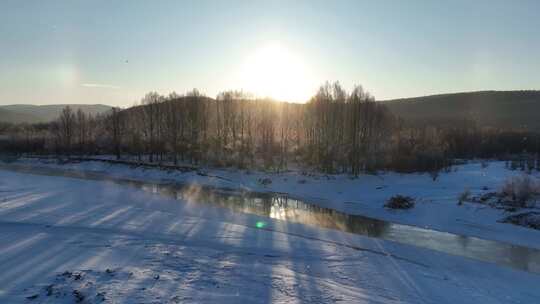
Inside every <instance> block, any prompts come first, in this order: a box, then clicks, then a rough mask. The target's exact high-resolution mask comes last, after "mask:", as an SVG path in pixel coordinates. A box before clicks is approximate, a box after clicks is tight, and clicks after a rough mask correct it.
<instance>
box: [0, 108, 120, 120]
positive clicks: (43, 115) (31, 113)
mask: <svg viewBox="0 0 540 304" xmlns="http://www.w3.org/2000/svg"><path fill="white" fill-rule="evenodd" d="M66 106H67V105H66V104H57V105H42V106H36V105H28V104H16V105H7V106H0V122H9V123H21V122H27V123H36V122H49V121H52V120H54V119H56V118H57V117H58V116H59V115H60V112H62V109H63V108H64V107H66ZM69 106H70V107H71V108H72V109H73V111H77V110H79V109H81V110H82V111H83V112H85V113H88V114H92V115H95V114H99V113H104V112H107V111H109V110H110V109H111V107H110V106H107V105H102V104H96V105H88V104H70V105H69Z"/></svg>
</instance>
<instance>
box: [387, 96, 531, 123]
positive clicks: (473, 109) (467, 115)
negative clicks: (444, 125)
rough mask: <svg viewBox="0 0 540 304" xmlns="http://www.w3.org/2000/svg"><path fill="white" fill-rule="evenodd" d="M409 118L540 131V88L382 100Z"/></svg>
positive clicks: (396, 111)
mask: <svg viewBox="0 0 540 304" xmlns="http://www.w3.org/2000/svg"><path fill="white" fill-rule="evenodd" d="M381 102H382V103H384V104H386V105H387V106H388V107H389V109H390V110H391V111H392V112H393V113H394V114H395V115H397V116H400V117H402V118H404V119H406V120H409V121H415V122H420V121H425V122H429V123H437V122H444V121H454V122H455V121H456V120H462V119H472V120H474V121H476V122H477V124H478V125H479V126H483V127H505V128H525V129H529V130H535V131H540V91H479V92H465V93H453V94H441V95H430V96H421V97H413V98H403V99H394V100H385V101H381Z"/></svg>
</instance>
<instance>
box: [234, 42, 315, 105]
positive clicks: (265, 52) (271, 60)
mask: <svg viewBox="0 0 540 304" xmlns="http://www.w3.org/2000/svg"><path fill="white" fill-rule="evenodd" d="M240 81H241V85H242V86H243V88H244V89H245V90H247V91H249V92H252V93H254V94H256V95H257V96H260V97H271V98H274V99H277V100H281V101H291V102H305V101H307V99H308V98H309V97H310V96H311V95H312V94H313V88H312V81H311V73H309V71H308V68H307V66H306V65H305V63H304V62H303V60H302V58H301V57H299V56H297V55H296V54H294V53H293V52H292V51H290V50H288V49H287V48H286V47H284V46H282V45H281V44H279V43H275V42H274V43H269V44H266V45H264V46H262V47H260V48H258V49H256V50H255V51H254V52H253V54H252V55H250V56H249V57H248V58H246V61H245V63H244V65H243V67H242V71H241V80H240Z"/></svg>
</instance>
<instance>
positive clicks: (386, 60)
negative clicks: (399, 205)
mask: <svg viewBox="0 0 540 304" xmlns="http://www.w3.org/2000/svg"><path fill="white" fill-rule="evenodd" d="M0 7H1V9H0V104H14V103H32V104H51V103H105V104H111V105H120V106H127V105H131V104H133V103H134V102H136V101H137V100H140V98H141V97H142V96H143V95H144V94H145V93H146V92H148V91H158V92H159V93H162V94H168V93H169V92H171V91H176V92H178V93H183V92H185V91H187V90H189V89H192V88H198V89H199V90H200V91H202V92H204V93H206V94H207V95H209V96H215V95H216V94H217V93H218V92H220V91H223V90H226V89H245V90H248V91H249V90H253V88H255V89H260V92H256V93H258V94H268V95H274V94H273V93H274V92H276V91H279V90H281V88H282V87H283V88H284V89H283V91H286V92H287V94H282V95H280V94H275V95H277V96H274V97H279V98H287V97H289V98H292V99H307V98H308V97H309V96H310V95H312V94H313V93H315V90H316V88H317V86H318V85H320V84H321V83H323V82H324V81H326V80H329V81H334V80H339V81H340V82H341V83H342V84H343V85H344V86H345V87H346V88H348V89H350V88H351V87H352V86H353V84H361V85H363V86H364V87H365V88H366V89H367V90H368V91H370V92H371V93H372V94H373V95H375V97H376V98H377V99H389V98H399V97H410V96H418V95H426V94H436V93H446V92H458V91H471V90H484V89H496V90H511V89H539V88H540V18H539V13H540V1H525V0H518V1H499V0H475V1H467V0H462V1H436V0H434V1H427V0H426V1H413V0H411V1H360V0H352V1H340V0H336V1H315V0H312V1H233V0H231V1H218V0H216V1H68V0H65V1H16V0H13V1H12V0H2V1H1V3H0ZM276 45H277V46H278V47H275V46H276ZM267 69H268V71H267ZM246 71H247V72H246ZM253 73H255V74H256V75H254V74H253ZM279 75H283V77H278V76H279ZM275 78H278V79H275ZM291 82H298V83H299V85H298V86H295V87H294V88H289V87H286V88H285V86H287V85H290V84H289V83H291ZM248 83H249V84H248ZM267 88H268V89H267ZM266 89H267V90H266ZM289 91H290V92H289ZM289 93H290V94H289ZM298 101H304V100H298Z"/></svg>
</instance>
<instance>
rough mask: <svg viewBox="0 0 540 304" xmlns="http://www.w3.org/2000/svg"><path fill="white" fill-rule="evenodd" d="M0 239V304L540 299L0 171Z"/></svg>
mask: <svg viewBox="0 0 540 304" xmlns="http://www.w3.org/2000/svg"><path fill="white" fill-rule="evenodd" d="M229 177H230V176H229ZM260 221H264V222H265V223H266V226H265V227H264V229H259V228H257V226H258V225H257V222H260ZM0 227H1V231H2V234H1V235H0V303H33V302H35V303H73V302H74V301H75V300H76V299H77V298H80V297H83V298H84V300H85V301H87V302H88V303H101V302H102V300H105V302H106V303H107V302H108V303H119V302H121V303H141V302H142V303H175V302H197V303H199V302H220V303H227V302H231V303H232V302H234V303H238V302H243V303H246V302H255V303H257V302H260V303H265V302H270V301H272V302H276V303H285V302H287V303H290V302H310V303H329V302H336V301H343V302H349V303H350V302H354V303H534V302H537V301H538V299H540V291H538V289H537V288H536V286H538V284H539V283H540V276H538V275H536V274H530V273H525V272H521V271H516V270H512V269H508V268H505V267H499V266H495V265H493V264H488V263H482V262H476V261H472V260H468V259H465V258H460V257H455V256H450V255H447V254H442V253H438V252H434V251H431V250H424V249H419V248H415V247H412V246H406V245H399V244H395V243H392V242H387V241H381V240H377V239H371V238H366V237H362V236H358V235H351V234H347V233H341V232H337V231H332V230H326V229H317V228H313V227H307V226H303V225H299V224H291V223H286V222H281V221H274V220H271V219H267V218H260V217H257V216H253V215H245V214H238V213H231V212H228V211H226V210H224V209H220V208H212V207H205V206H201V205H196V206H194V205H191V204H189V203H182V202H178V201H176V200H172V199H167V198H164V197H162V196H157V195H152V194H150V193H147V192H144V191H141V190H137V189H133V188H130V187H126V186H119V185H116V184H112V183H108V182H99V181H88V180H80V179H73V178H65V177H48V176H36V175H29V174H21V173H14V172H8V171H3V170H0ZM27 297H29V298H28V299H27Z"/></svg>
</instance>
